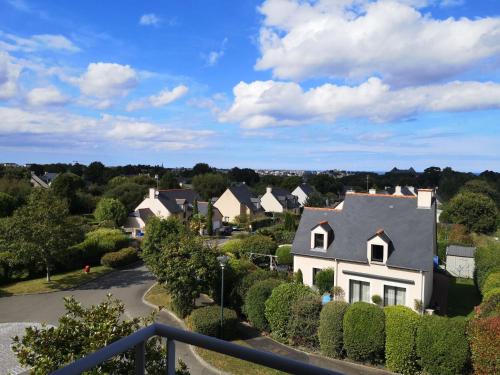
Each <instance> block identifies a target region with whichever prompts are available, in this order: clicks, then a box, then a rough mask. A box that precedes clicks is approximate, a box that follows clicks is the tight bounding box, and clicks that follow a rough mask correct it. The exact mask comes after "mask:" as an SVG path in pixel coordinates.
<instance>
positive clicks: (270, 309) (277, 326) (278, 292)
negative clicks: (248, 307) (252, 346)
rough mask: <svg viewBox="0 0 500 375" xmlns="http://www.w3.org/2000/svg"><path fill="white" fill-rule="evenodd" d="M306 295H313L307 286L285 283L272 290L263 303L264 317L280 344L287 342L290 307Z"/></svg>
mask: <svg viewBox="0 0 500 375" xmlns="http://www.w3.org/2000/svg"><path fill="white" fill-rule="evenodd" d="M308 294H315V293H314V291H313V290H312V289H311V288H309V287H308V286H305V285H303V284H297V283H285V284H281V285H279V286H277V287H276V288H274V289H273V292H272V293H271V296H270V297H269V298H268V300H267V301H266V303H265V305H266V309H265V316H266V319H267V321H268V322H269V327H270V328H271V334H272V336H273V337H274V338H275V339H277V340H278V341H282V342H285V341H286V340H287V338H288V337H287V333H288V322H289V320H290V311H291V307H292V305H293V304H295V302H296V301H297V299H298V298H299V297H302V296H305V295H308Z"/></svg>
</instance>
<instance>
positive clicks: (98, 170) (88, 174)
mask: <svg viewBox="0 0 500 375" xmlns="http://www.w3.org/2000/svg"><path fill="white" fill-rule="evenodd" d="M105 168H106V167H105V166H104V164H102V163H101V162H100V161H94V162H92V163H90V164H89V166H88V167H87V169H86V170H85V174H84V178H85V180H87V181H89V182H93V183H95V184H102V183H103V182H104V169H105Z"/></svg>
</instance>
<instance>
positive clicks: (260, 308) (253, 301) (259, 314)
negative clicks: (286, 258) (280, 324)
mask: <svg viewBox="0 0 500 375" xmlns="http://www.w3.org/2000/svg"><path fill="white" fill-rule="evenodd" d="M281 283H282V281H281V280H278V279H266V280H262V281H259V282H257V283H255V284H254V285H252V287H250V289H248V292H247V293H246V296H245V305H244V306H243V311H244V312H245V315H246V316H247V318H248V320H249V321H250V323H252V325H253V326H254V327H255V328H257V329H259V330H261V331H268V330H269V322H268V321H267V319H266V316H265V308H266V306H265V303H266V301H267V299H268V298H269V296H270V295H271V293H272V291H273V289H274V288H276V287H277V286H278V285H280V284H281Z"/></svg>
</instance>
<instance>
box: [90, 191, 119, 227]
mask: <svg viewBox="0 0 500 375" xmlns="http://www.w3.org/2000/svg"><path fill="white" fill-rule="evenodd" d="M94 216H95V218H96V219H97V221H99V222H102V221H112V222H114V223H115V225H117V226H119V225H122V224H123V223H124V222H125V220H126V219H127V210H126V209H125V206H124V205H123V204H122V202H120V201H119V200H118V199H114V198H102V199H101V200H100V201H99V202H98V203H97V207H96V209H95V211H94Z"/></svg>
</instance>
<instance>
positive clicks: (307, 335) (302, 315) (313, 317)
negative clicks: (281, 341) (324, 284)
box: [288, 295, 322, 348]
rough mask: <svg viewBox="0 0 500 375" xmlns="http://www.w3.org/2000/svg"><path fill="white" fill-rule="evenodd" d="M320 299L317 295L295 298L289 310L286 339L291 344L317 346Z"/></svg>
mask: <svg viewBox="0 0 500 375" xmlns="http://www.w3.org/2000/svg"><path fill="white" fill-rule="evenodd" d="M321 307H322V305H321V299H320V297H319V296H318V295H305V296H301V297H299V298H297V300H296V301H295V303H294V304H293V305H292V308H291V310H290V321H289V323H288V339H289V341H290V343H291V344H292V345H298V346H304V347H308V348H316V347H317V346H318V326H319V315H320V313H321Z"/></svg>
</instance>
